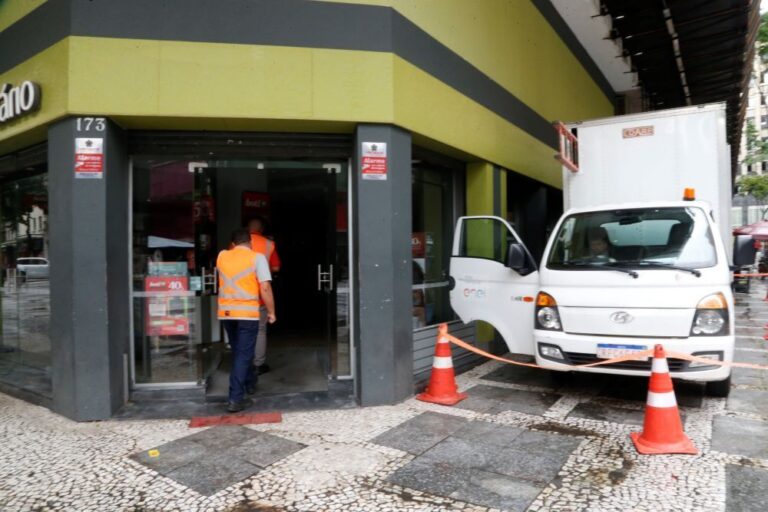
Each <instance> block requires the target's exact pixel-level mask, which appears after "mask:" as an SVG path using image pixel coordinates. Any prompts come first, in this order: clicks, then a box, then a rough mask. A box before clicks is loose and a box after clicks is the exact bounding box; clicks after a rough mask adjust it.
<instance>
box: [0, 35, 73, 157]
mask: <svg viewBox="0 0 768 512" xmlns="http://www.w3.org/2000/svg"><path fill="white" fill-rule="evenodd" d="M68 63H69V42H68V41H67V40H63V41H61V42H59V43H57V44H55V45H53V46H51V47H50V48H48V49H47V50H45V51H43V52H41V53H39V54H37V55H36V56H35V57H34V58H32V59H30V60H28V61H26V62H24V63H22V64H20V65H18V66H16V67H15V68H13V69H11V70H10V71H8V72H7V73H4V74H2V75H0V83H11V84H14V85H19V84H20V83H21V82H23V81H24V80H32V81H33V82H37V83H38V84H40V88H41V89H42V104H41V109H40V110H39V111H37V112H33V113H31V114H26V115H24V116H23V117H20V118H18V119H14V120H13V121H10V122H7V123H4V124H3V125H2V126H0V155H2V154H4V153H7V152H9V151H13V150H15V149H19V148H22V147H24V146H29V145H31V144H34V143H37V142H40V141H42V140H45V137H46V132H45V127H46V125H47V124H48V123H50V122H52V121H54V120H56V119H59V118H60V117H63V116H64V115H66V112H67V108H68V98H67V94H68V90H69V81H68V78H69V74H68Z"/></svg>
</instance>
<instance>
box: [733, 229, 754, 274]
mask: <svg viewBox="0 0 768 512" xmlns="http://www.w3.org/2000/svg"><path fill="white" fill-rule="evenodd" d="M756 254H757V248H755V241H754V240H752V236H751V235H736V238H734V240H733V264H734V265H736V266H737V267H741V266H744V265H752V264H754V263H755V255H756Z"/></svg>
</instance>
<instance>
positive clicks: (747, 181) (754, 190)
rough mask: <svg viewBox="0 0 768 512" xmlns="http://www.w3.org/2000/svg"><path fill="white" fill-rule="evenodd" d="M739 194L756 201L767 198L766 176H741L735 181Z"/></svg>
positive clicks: (767, 178) (767, 183)
mask: <svg viewBox="0 0 768 512" xmlns="http://www.w3.org/2000/svg"><path fill="white" fill-rule="evenodd" d="M736 186H737V187H738V188H739V192H740V193H743V194H750V195H751V196H752V197H754V198H755V199H757V200H758V201H762V200H763V199H765V198H766V197H768V174H761V175H759V176H742V177H741V178H739V179H738V180H737V181H736Z"/></svg>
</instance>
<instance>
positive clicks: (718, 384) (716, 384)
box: [705, 375, 731, 398]
mask: <svg viewBox="0 0 768 512" xmlns="http://www.w3.org/2000/svg"><path fill="white" fill-rule="evenodd" d="M705 391H706V393H707V396H711V397H715V398H727V397H728V394H730V392H731V376H730V375H729V376H728V378H727V379H725V380H716V381H712V382H707V384H706V389H705Z"/></svg>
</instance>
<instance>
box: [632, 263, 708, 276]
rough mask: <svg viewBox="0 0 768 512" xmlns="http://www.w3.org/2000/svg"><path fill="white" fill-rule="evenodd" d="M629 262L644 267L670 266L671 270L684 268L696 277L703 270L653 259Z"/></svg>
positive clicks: (683, 269)
mask: <svg viewBox="0 0 768 512" xmlns="http://www.w3.org/2000/svg"><path fill="white" fill-rule="evenodd" d="M627 263H632V264H636V265H642V266H644V267H656V268H668V269H670V270H682V271H683V272H690V273H691V274H693V275H695V276H696V277H701V272H699V271H698V270H696V269H695V268H688V267H680V266H678V265H671V264H669V263H660V262H658V261H651V260H639V261H631V262H627Z"/></svg>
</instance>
